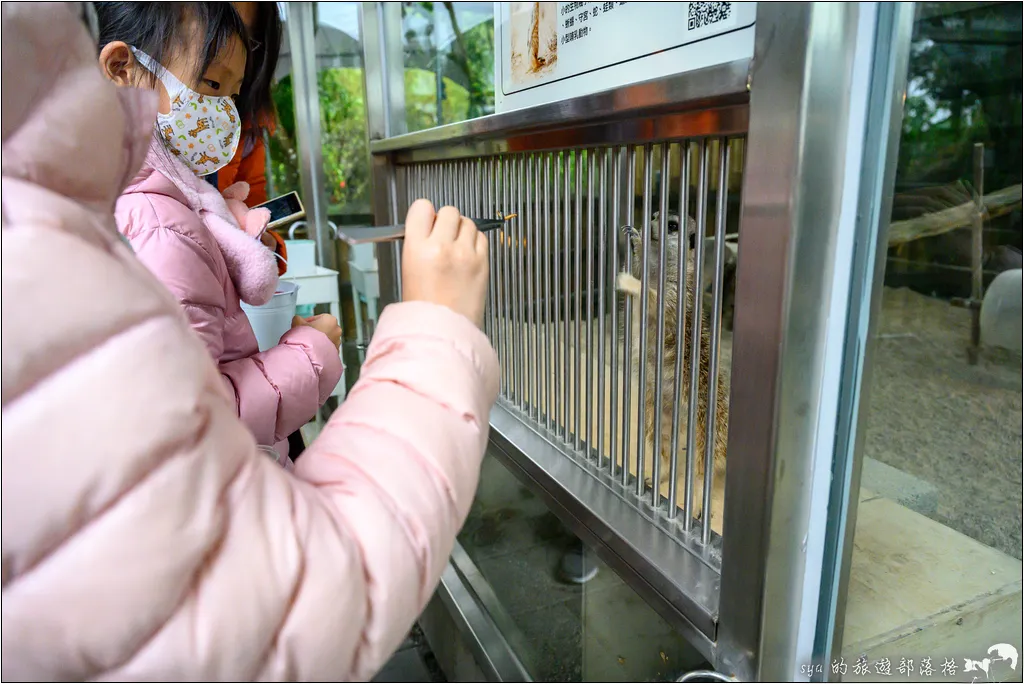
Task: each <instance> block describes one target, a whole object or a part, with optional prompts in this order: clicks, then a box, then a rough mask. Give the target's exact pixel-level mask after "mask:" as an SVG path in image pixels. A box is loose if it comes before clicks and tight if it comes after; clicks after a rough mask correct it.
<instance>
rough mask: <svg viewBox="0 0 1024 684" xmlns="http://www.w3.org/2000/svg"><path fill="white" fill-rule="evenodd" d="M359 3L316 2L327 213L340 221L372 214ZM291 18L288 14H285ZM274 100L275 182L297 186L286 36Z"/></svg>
mask: <svg viewBox="0 0 1024 684" xmlns="http://www.w3.org/2000/svg"><path fill="white" fill-rule="evenodd" d="M359 4H360V3H358V2H318V3H316V4H315V13H316V21H317V26H316V36H315V37H314V40H315V45H316V65H317V89H318V92H319V94H320V97H319V100H320V102H319V104H320V126H321V135H322V139H321V140H320V141H319V144H320V146H321V148H322V155H323V164H324V176H325V181H324V182H325V184H326V191H327V203H328V215H329V217H330V218H331V220H332V221H335V223H339V220H340V221H345V219H346V218H347V217H351V216H358V217H361V218H362V219H363V220H364V221H365V217H366V216H367V215H368V214H369V213H370V190H369V168H370V163H369V157H368V152H367V148H366V108H365V105H364V100H363V97H364V86H363V49H362V42H361V40H360V36H359ZM285 16H287V12H285ZM274 102H275V104H276V106H277V110H278V116H279V119H280V124H281V125H280V126H278V128H277V130H276V131H275V135H274V137H273V139H272V140H271V156H272V158H273V160H274V163H273V167H274V181H275V183H278V184H280V185H281V186H282V187H289V188H298V185H299V170H298V165H299V156H298V153H297V151H296V144H297V141H296V131H295V102H294V89H293V85H292V73H291V47H290V45H289V37H288V34H287V32H286V33H285V37H284V45H283V46H282V49H281V59H280V60H279V62H278V67H277V82H276V83H275V85H274Z"/></svg>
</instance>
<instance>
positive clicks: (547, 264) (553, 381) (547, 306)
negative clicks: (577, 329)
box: [544, 152, 558, 431]
mask: <svg viewBox="0 0 1024 684" xmlns="http://www.w3.org/2000/svg"><path fill="white" fill-rule="evenodd" d="M555 254H556V255H557V248H556V250H555ZM552 256H553V255H552V253H551V153H550V152H548V153H545V155H544V319H545V323H544V339H545V345H546V346H545V348H544V358H545V361H544V365H545V367H546V369H547V376H546V378H545V383H544V387H545V389H544V427H545V428H547V429H548V430H549V431H550V430H551V420H552V417H553V416H554V412H555V396H556V393H557V391H558V390H557V383H558V372H557V370H556V368H555V357H556V355H557V354H558V341H557V338H556V337H555V336H554V335H557V333H558V326H557V325H556V324H555V319H554V315H553V308H554V307H553V306H552V304H553V302H552V297H553V293H552V290H551V260H552ZM556 263H557V260H556ZM556 268H557V266H556ZM556 279H557V276H556ZM552 333H554V335H553V334H552ZM556 423H557V421H556Z"/></svg>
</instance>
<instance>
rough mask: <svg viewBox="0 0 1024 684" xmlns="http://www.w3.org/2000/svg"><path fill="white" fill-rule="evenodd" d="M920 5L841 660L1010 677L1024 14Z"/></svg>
mask: <svg viewBox="0 0 1024 684" xmlns="http://www.w3.org/2000/svg"><path fill="white" fill-rule="evenodd" d="M916 7H917V10H916V12H917V15H916V19H915V25H914V35H913V43H912V48H911V57H910V70H909V74H908V92H907V98H906V105H905V112H904V120H903V131H902V136H901V140H900V150H899V161H898V166H897V172H896V181H895V189H894V193H895V194H894V197H893V211H892V222H891V224H890V228H889V236H890V241H889V253H888V259H887V265H886V271H885V280H884V289H883V294H882V305H881V312H880V316H881V318H880V320H879V322H878V324H877V326H876V328H877V332H876V335H877V338H876V340H875V352H874V358H873V364H874V365H873V368H872V369H871V373H870V378H871V384H870V386H869V387H866V388H865V389H866V391H867V392H868V411H869V412H868V423H867V430H866V434H865V437H864V439H865V443H864V448H863V454H864V464H863V471H862V472H863V475H862V481H861V492H860V503H859V506H858V519H857V530H856V538H855V548H854V552H853V554H854V555H853V561H852V563H853V564H852V570H851V581H850V587H849V597H848V606H847V615H846V629H845V633H844V648H843V652H844V654H847V655H846V658H847V660H848V661H849V664H850V665H851V666H852V663H853V662H854V660H853V659H852V658H856V657H860V656H862V655H863V656H864V657H865V658H866V659H867V660H868V661H870V662H869V663H868V667H869V669H870V673H869V674H870V676H873V677H876V678H877V677H878V676H879V675H880V674H881V673H880V672H879V671H878V670H877V668H876V665H877V663H879V662H881V659H882V658H883V656H884V657H886V658H888V661H889V666H890V667H891V670H892V673H893V675H894V676H895V675H896V674H897V673H898V672H899V668H900V667H901V666H902V667H904V669H907V670H909V671H910V672H912V673H913V675H914V677H915V678H916V679H917V680H918V681H920V677H921V676H922V672H921V670H920V668H921V667H923V666H924V659H928V663H929V665H930V666H931V667H932V668H934V671H935V673H939V672H940V668H941V666H942V665H943V664H944V663H946V661H947V660H950V661H952V663H953V665H954V667H953V668H952V669H950V668H948V667H947V668H946V674H947V675H948V677H949V678H947V681H972V678H974V677H976V676H977V677H981V678H982V681H983V680H985V679H989V675H991V681H996V678H997V677H1000V678H1001V677H1005V676H1009V675H1012V676H1015V677H1016V678H1018V679H1017V681H1019V677H1020V672H1021V666H1020V665H1019V664H1017V667H1016V674H1015V675H1013V669H1012V668H1010V667H1009V661H1004V660H1000V659H999V658H998V657H997V656H996V655H992V653H990V652H989V650H988V649H989V648H990V647H992V646H994V645H998V644H1001V643H1003V642H1006V643H1010V644H1012V645H1013V646H1014V648H1015V649H1017V650H1018V651H1019V650H1020V649H1021V647H1022V643H1021V556H1022V554H1021V522H1022V521H1021V494H1022V475H1021V473H1022V462H1024V461H1022V448H1024V445H1022V434H1024V428H1022V413H1021V412H1022V401H1021V399H1022V382H1021V377H1022V375H1021V373H1022V363H1021V339H1022V332H1021V286H1020V283H1021V279H1020V278H1021V276H1020V274H1021V265H1022V264H1021V147H1022V135H1021V29H1022V25H1021V11H1020V5H1018V4H1010V3H966V4H960V3H944V2H926V3H918V4H917V6H916ZM907 634H913V638H906V635H907ZM998 650H999V649H996V651H998ZM908 662H909V663H916V664H911V665H909V667H908ZM983 662H984V663H985V667H984V668H982V667H981V663H983ZM953 670H955V671H953ZM997 670H998V674H997V672H996V671H997ZM860 674H861V675H864V673H863V672H862V673H860ZM900 674H903V673H902V672H900ZM904 676H909V675H908V674H904ZM936 676H938V674H936ZM867 678H870V677H867Z"/></svg>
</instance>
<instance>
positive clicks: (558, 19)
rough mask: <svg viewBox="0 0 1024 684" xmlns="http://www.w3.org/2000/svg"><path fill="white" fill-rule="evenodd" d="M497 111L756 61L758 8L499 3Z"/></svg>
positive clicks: (694, 4) (700, 4)
mask: <svg viewBox="0 0 1024 684" xmlns="http://www.w3.org/2000/svg"><path fill="white" fill-rule="evenodd" d="M495 5H496V7H495V16H496V17H497V18H499V21H498V22H497V24H498V26H497V34H498V35H497V36H496V39H497V41H498V45H499V46H500V47H499V49H498V55H496V59H495V84H496V87H495V109H496V111H498V112H504V111H510V110H512V109H520V108H523V107H531V106H534V105H538V104H543V103H546V102H554V101H558V100H564V99H568V98H572V97H579V96H581V95H588V94H591V93H595V92H600V91H602V90H609V89H612V88H618V87H622V86H625V85H629V84H632V83H639V82H642V81H648V80H651V79H655V78H662V77H665V76H669V75H672V74H678V73H682V72H686V71H694V70H697V69H703V68H706V67H710V66H715V65H718V64H723V63H726V62H731V61H734V60H739V59H744V58H747V59H749V58H750V57H752V56H753V54H754V20H755V17H756V14H757V3H755V2H499V3H495Z"/></svg>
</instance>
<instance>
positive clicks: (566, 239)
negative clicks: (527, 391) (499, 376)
mask: <svg viewBox="0 0 1024 684" xmlns="http://www.w3.org/2000/svg"><path fill="white" fill-rule="evenodd" d="M571 155H572V153H571V152H565V153H563V154H562V155H561V162H562V163H561V167H562V183H561V186H562V189H563V192H562V198H561V202H562V205H561V208H562V235H563V241H562V242H563V244H562V251H563V254H564V255H565V260H564V266H565V269H564V273H563V274H562V275H563V278H564V282H563V285H564V290H565V291H564V293H563V295H562V311H563V314H562V323H563V331H564V336H563V340H562V342H563V346H562V377H563V378H564V380H565V387H563V389H564V390H565V404H564V406H563V407H562V425H564V426H565V429H564V430H563V434H564V437H565V441H566V443H569V442H570V441H571V440H570V433H571V430H570V427H569V423H570V420H569V416H570V415H571V409H572V400H571V396H572V395H571V393H572V380H571V379H570V368H571V366H570V364H569V348H570V346H571V344H570V340H571V331H570V327H569V326H570V321H571V320H572V316H571V313H570V307H571V305H572V300H571V297H572V286H571V284H570V273H571V270H570V267H569V264H570V256H571V254H572V239H571V232H572V221H570V220H569V188H570V180H571V177H570V175H569V160H570V159H571ZM556 187H557V186H556ZM555 201H556V202H558V198H557V197H556V199H555ZM578 391H579V390H576V392H578Z"/></svg>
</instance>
